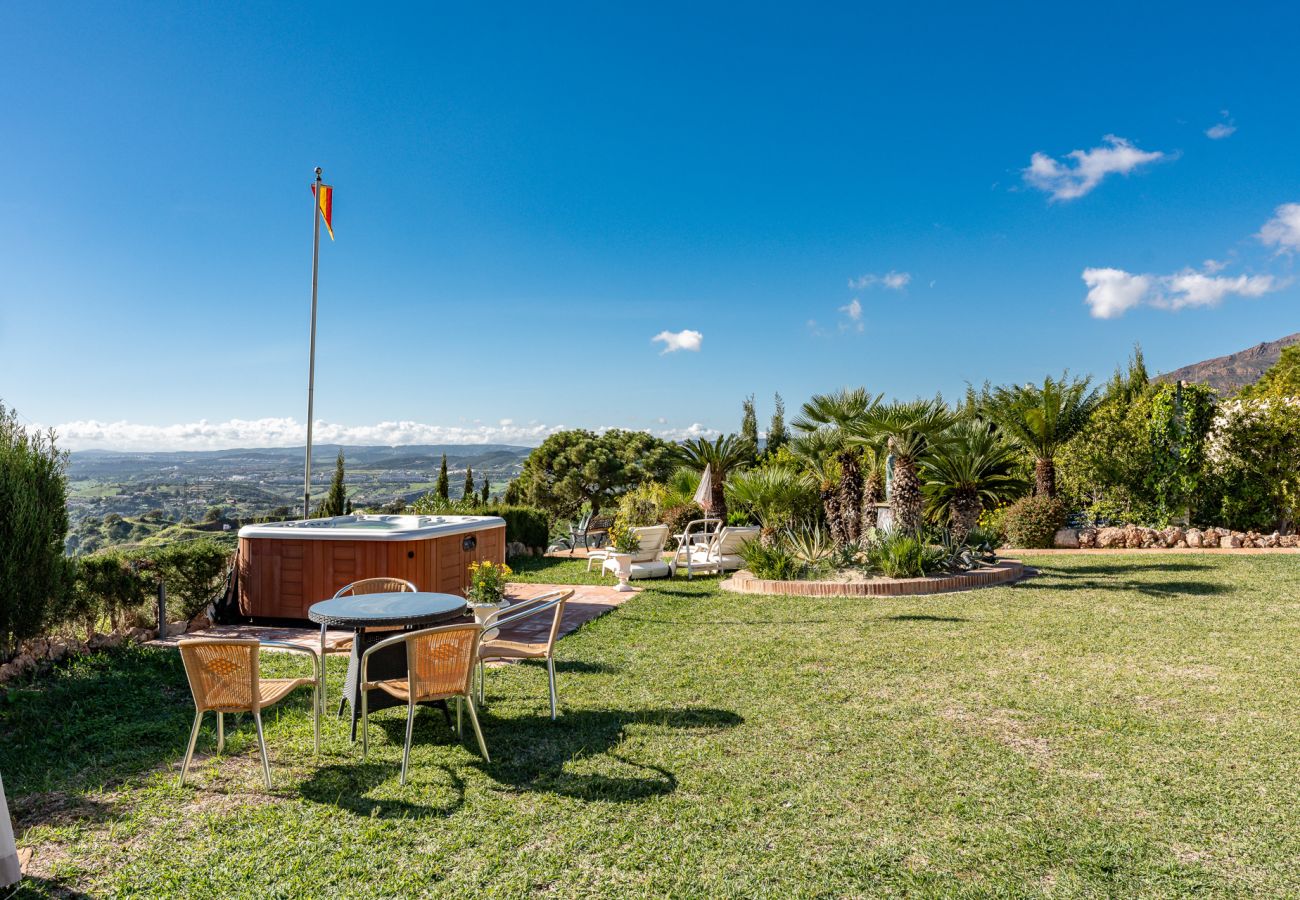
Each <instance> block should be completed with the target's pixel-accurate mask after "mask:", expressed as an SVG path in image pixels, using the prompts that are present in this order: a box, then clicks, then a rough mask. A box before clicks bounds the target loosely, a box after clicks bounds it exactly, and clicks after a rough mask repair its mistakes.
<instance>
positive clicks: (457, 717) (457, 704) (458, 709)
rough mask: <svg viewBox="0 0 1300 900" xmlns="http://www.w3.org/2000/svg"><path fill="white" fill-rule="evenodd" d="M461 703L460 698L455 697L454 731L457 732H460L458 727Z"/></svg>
mask: <svg viewBox="0 0 1300 900" xmlns="http://www.w3.org/2000/svg"><path fill="white" fill-rule="evenodd" d="M463 705H464V704H463V703H462V702H461V699H460V698H459V697H457V698H456V733H457V734H461V733H462V732H461V728H460V710H461V707H462V706H463Z"/></svg>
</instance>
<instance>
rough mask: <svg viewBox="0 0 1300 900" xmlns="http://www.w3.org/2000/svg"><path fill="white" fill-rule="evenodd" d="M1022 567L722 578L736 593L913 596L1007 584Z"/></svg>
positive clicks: (1009, 562) (745, 573)
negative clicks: (848, 577)
mask: <svg viewBox="0 0 1300 900" xmlns="http://www.w3.org/2000/svg"><path fill="white" fill-rule="evenodd" d="M1025 574H1026V573H1025V567H1024V565H1023V564H1022V563H1021V562H1020V560H1018V559H1003V560H999V561H998V563H997V564H996V565H994V566H990V567H989V568H987V569H978V570H976V571H974V572H965V573H963V574H961V575H932V576H927V577H925V578H891V579H888V580H883V579H882V580H879V581H856V582H855V581H849V582H839V581H769V580H767V579H763V578H755V577H754V576H753V575H751V574H750V573H749V570H748V569H741V570H740V571H739V572H737V573H736V574H735V575H732V576H731V577H730V578H728V579H726V580H725V581H723V582H722V584H721V587H722V589H723V590H724V591H733V592H735V593H738V594H784V595H786V596H793V597H914V596H918V595H922V594H947V593H951V592H953V591H969V590H973V589H974V588H982V587H991V586H992V585H995V584H1009V583H1010V582H1013V581H1019V580H1020V579H1021V578H1024V577H1025Z"/></svg>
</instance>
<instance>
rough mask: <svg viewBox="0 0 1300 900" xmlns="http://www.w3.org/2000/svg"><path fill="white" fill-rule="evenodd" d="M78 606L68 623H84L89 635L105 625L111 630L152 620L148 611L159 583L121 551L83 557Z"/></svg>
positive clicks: (79, 565) (72, 607) (79, 569)
mask: <svg viewBox="0 0 1300 900" xmlns="http://www.w3.org/2000/svg"><path fill="white" fill-rule="evenodd" d="M76 571H77V575H76V588H75V590H74V591H73V598H74V602H73V603H72V604H71V605H70V608H69V611H68V612H69V615H68V616H67V617H66V619H65V621H67V622H68V623H69V624H71V623H72V622H77V623H80V624H81V625H82V626H83V627H84V628H85V629H86V632H87V634H90V633H91V632H93V631H95V630H97V629H98V628H99V627H100V626H101V625H107V628H108V629H112V628H120V627H123V626H126V625H130V624H135V623H137V622H140V621H143V620H148V618H149V616H148V612H147V610H146V609H145V606H146V604H147V603H150V602H151V601H152V599H153V597H154V593H153V591H154V584H155V581H154V579H153V578H152V577H150V576H149V575H148V574H146V573H145V572H143V571H141V570H140V568H139V566H138V564H137V562H136V560H134V559H132V557H131V556H130V555H128V554H126V553H123V552H121V551H118V550H106V551H103V552H101V553H93V554H91V555H89V556H83V557H81V558H80V559H79V560H78V561H77V565H76Z"/></svg>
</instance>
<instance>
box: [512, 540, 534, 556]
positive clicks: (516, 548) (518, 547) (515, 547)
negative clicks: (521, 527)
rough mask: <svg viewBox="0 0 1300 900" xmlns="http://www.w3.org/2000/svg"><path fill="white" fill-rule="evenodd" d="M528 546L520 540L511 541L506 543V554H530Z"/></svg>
mask: <svg viewBox="0 0 1300 900" xmlns="http://www.w3.org/2000/svg"><path fill="white" fill-rule="evenodd" d="M528 555H529V552H528V548H527V547H525V546H524V545H523V544H522V543H520V542H519V541H511V542H510V543H508V544H506V556H528Z"/></svg>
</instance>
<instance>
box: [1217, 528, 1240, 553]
mask: <svg viewBox="0 0 1300 900" xmlns="http://www.w3.org/2000/svg"><path fill="white" fill-rule="evenodd" d="M1219 546H1220V547H1230V548H1233V549H1236V548H1237V547H1240V546H1241V535H1240V534H1238V533H1237V532H1235V531H1234V532H1232V533H1231V534H1229V535H1228V536H1227V537H1226V538H1220V539H1219Z"/></svg>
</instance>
